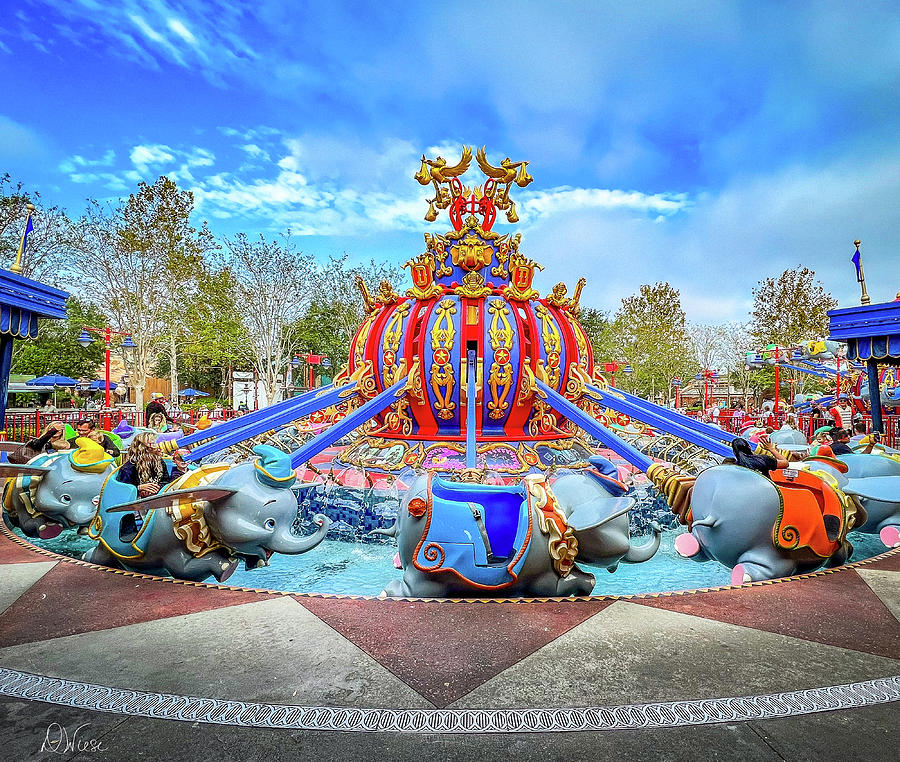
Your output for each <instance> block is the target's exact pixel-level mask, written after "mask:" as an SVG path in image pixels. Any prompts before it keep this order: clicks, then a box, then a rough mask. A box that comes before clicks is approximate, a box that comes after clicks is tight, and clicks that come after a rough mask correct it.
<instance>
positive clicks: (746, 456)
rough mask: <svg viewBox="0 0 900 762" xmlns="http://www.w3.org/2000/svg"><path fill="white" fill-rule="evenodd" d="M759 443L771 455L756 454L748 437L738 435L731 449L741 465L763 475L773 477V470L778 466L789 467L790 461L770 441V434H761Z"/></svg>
mask: <svg viewBox="0 0 900 762" xmlns="http://www.w3.org/2000/svg"><path fill="white" fill-rule="evenodd" d="M759 444H760V445H761V446H762V447H763V449H765V450H767V451H768V452H769V453H770V454H769V455H754V453H753V448H752V447H751V446H750V443H749V442H748V441H747V440H746V439H742V438H741V437H736V438H735V439H734V440H732V442H731V449H732V451H733V452H734V458H735V460H736V461H737V464H738V465H739V466H744V467H745V468H752V469H753V470H754V471H758V472H759V473H761V474H762V475H763V476H767V477H769V478H771V472H772V471H774V470H775V469H777V468H787V467H788V462H787V460H785V458H784V456H783V455H782V454H781V453H780V452H778V449H777V448H776V447H775V445H773V444H772V442H771V441H769V435H768V434H760V436H759Z"/></svg>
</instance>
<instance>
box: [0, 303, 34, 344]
mask: <svg viewBox="0 0 900 762" xmlns="http://www.w3.org/2000/svg"><path fill="white" fill-rule="evenodd" d="M0 334H5V335H7V336H13V337H15V338H17V339H33V338H35V337H36V336H37V334H38V316H37V315H36V314H35V313H34V312H32V311H31V310H24V309H22V308H21V307H10V306H9V305H8V304H2V305H0Z"/></svg>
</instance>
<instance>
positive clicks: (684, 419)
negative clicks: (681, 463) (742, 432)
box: [587, 385, 738, 454]
mask: <svg viewBox="0 0 900 762" xmlns="http://www.w3.org/2000/svg"><path fill="white" fill-rule="evenodd" d="M587 388H588V389H590V390H591V391H592V392H594V393H596V394H599V395H600V396H601V397H602V398H603V400H602V404H604V405H607V406H608V407H611V408H613V410H618V408H616V407H614V406H613V405H611V404H609V400H610V399H615V395H614V394H613V390H610V393H609V394H605V393H604V392H603V390H602V389H600V388H598V387H596V386H590V385H588V387H587ZM615 393H616V394H621V395H622V396H623V397H624V398H625V400H626V401H627V402H630V403H631V404H632V405H634V406H635V407H637V408H638V409H639V410H642V411H646V413H647V414H649V415H653V416H656V417H658V418H662V419H663V420H665V421H666V422H667V425H672V424H674V425H676V426H678V427H680V428H681V429H690V430H691V431H695V432H697V433H698V434H702V435H703V436H704V437H706V438H707V439H712V440H715V441H718V442H727V443H728V444H729V445H730V444H731V442H733V441H734V440H735V439H737V436H738V435H737V434H732V433H731V432H730V431H725V430H724V429H720V428H719V427H718V426H712V425H710V424H708V423H704V422H703V421H698V420H697V419H696V418H691V417H690V416H689V415H685V414H684V413H679V412H678V411H677V410H669V409H668V408H664V407H662V406H661V405H657V404H655V403H653V402H648V401H647V400H643V399H641V398H640V397H637V396H635V395H634V394H629V393H628V392H623V391H622V390H621V389H616V390H615ZM619 412H625V411H624V410H621V411H619ZM626 415H631V413H626ZM633 417H634V418H637V419H638V420H640V421H644V423H649V424H651V425H655V424H653V423H651V421H649V420H645V419H644V418H642V417H641V416H640V415H638V414H634V415H633ZM658 428H662V429H663V431H666V429H665V428H663V427H662V426H659V427H658ZM667 433H670V434H675V436H681V434H677V433H675V432H674V431H669V432H667ZM681 438H682V439H687V441H689V442H690V441H692V440H690V439H688V438H687V437H683V436H682V437H681ZM694 444H700V443H699V442H694ZM700 446H701V447H706V445H705V444H700ZM706 449H710V448H708V447H707V448H706ZM728 452H729V454H731V447H729V448H728Z"/></svg>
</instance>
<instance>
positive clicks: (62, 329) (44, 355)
mask: <svg viewBox="0 0 900 762" xmlns="http://www.w3.org/2000/svg"><path fill="white" fill-rule="evenodd" d="M66 313H67V315H66V319H65V320H41V322H40V329H39V330H38V336H37V338H36V339H34V340H33V341H20V342H16V344H15V348H14V350H13V361H12V370H13V373H26V374H33V375H35V376H46V375H50V374H51V373H55V374H58V375H61V376H69V377H70V378H74V379H76V380H78V379H92V378H96V377H97V372H98V370H99V368H100V366H101V365H102V364H103V361H104V354H105V349H104V347H103V346H102V344H101V343H100V342H97V341H95V342H92V343H91V344H89V345H88V346H87V347H82V346H81V345H80V344H79V343H78V336H79V335H80V334H81V329H82V327H83V326H85V325H102V324H103V323H104V322H105V321H106V316H105V315H104V314H103V313H102V312H101V311H100V310H99V309H97V307H95V306H94V305H92V304H87V303H85V302H82V301H80V300H78V299H76V298H74V297H72V298H70V299H69V300H68V302H66Z"/></svg>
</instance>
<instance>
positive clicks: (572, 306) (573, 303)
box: [569, 278, 587, 317]
mask: <svg viewBox="0 0 900 762" xmlns="http://www.w3.org/2000/svg"><path fill="white" fill-rule="evenodd" d="M586 285H587V278H579V279H578V283H576V284H575V293H574V294H572V298H571V299H570V300H569V311H570V312H571V313H572V314H573V315H574V316H575V317H578V313H579V312H581V292H582V291H583V290H584V287H585V286H586Z"/></svg>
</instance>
